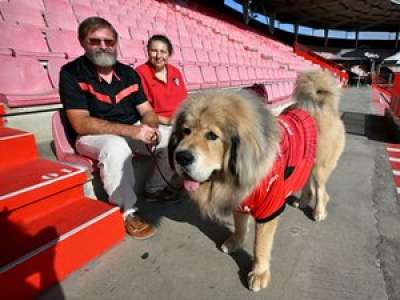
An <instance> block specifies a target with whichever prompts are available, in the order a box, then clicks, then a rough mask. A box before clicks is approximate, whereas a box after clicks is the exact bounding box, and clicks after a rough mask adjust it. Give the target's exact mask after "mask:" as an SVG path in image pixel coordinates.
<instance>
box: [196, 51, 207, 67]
mask: <svg viewBox="0 0 400 300" xmlns="http://www.w3.org/2000/svg"><path fill="white" fill-rule="evenodd" d="M195 52H196V57H197V62H198V63H199V64H200V65H208V64H209V63H210V60H209V58H208V55H207V51H205V50H203V49H196V50H195Z"/></svg>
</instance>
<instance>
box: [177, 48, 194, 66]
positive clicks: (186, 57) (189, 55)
mask: <svg viewBox="0 0 400 300" xmlns="http://www.w3.org/2000/svg"><path fill="white" fill-rule="evenodd" d="M181 53H182V58H183V63H184V64H185V65H188V64H196V63H197V59H196V53H195V52H194V49H193V48H189V47H182V48H181Z"/></svg>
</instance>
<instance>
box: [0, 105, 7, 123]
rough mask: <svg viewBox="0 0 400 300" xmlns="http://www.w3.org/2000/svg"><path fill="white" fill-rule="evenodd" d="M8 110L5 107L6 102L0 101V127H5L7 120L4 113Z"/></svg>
mask: <svg viewBox="0 0 400 300" xmlns="http://www.w3.org/2000/svg"><path fill="white" fill-rule="evenodd" d="M5 112H6V110H5V108H4V104H3V103H0V127H3V126H4V124H5V123H6V122H5V119H4V117H3V115H4V114H5Z"/></svg>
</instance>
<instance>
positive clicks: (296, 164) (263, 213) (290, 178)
mask: <svg viewBox="0 0 400 300" xmlns="http://www.w3.org/2000/svg"><path fill="white" fill-rule="evenodd" d="M279 125H280V127H281V132H282V135H281V140H280V143H279V151H278V155H277V158H276V160H275V162H274V165H273V167H272V170H270V172H269V173H268V174H267V175H266V176H265V177H264V179H263V180H262V181H261V182H260V183H259V185H258V186H257V187H256V189H255V190H254V191H253V192H252V193H251V194H250V195H249V196H247V197H246V199H244V200H243V201H242V202H241V204H240V205H239V210H240V211H241V212H244V213H250V214H251V215H252V216H253V217H254V218H255V219H256V220H257V221H260V222H265V221H269V220H271V219H273V218H274V217H276V216H278V215H279V214H280V213H281V212H282V211H283V209H284V206H285V199H286V198H287V197H288V196H290V195H292V194H293V193H294V192H297V191H299V190H301V189H302V188H303V187H304V185H305V184H306V182H307V180H308V177H309V176H310V174H311V170H312V168H313V165H314V161H315V157H316V151H317V127H316V123H315V121H314V119H313V118H312V117H311V116H310V115H309V114H308V113H307V112H305V111H304V110H301V109H294V110H291V111H288V112H286V113H284V114H282V115H280V116H279ZM289 170H291V173H290V172H288V171H289ZM285 172H286V173H287V174H285ZM289 173H290V174H289ZM285 175H286V176H285ZM285 177H286V178H285Z"/></svg>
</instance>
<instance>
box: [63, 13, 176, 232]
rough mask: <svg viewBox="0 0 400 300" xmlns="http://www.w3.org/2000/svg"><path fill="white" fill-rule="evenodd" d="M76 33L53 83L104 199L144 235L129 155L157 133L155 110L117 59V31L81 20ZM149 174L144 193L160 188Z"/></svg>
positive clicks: (152, 141)
mask: <svg viewBox="0 0 400 300" xmlns="http://www.w3.org/2000/svg"><path fill="white" fill-rule="evenodd" d="M78 38H79V42H80V44H81V46H82V47H83V49H84V50H85V54H84V55H82V56H80V57H78V58H76V59H75V60H73V61H71V62H69V63H68V64H66V65H64V66H63V67H62V69H61V71H60V86H59V91H60V98H61V102H62V104H63V110H64V111H63V113H64V114H65V116H66V119H67V120H68V121H69V124H70V125H71V127H72V129H73V131H74V134H75V148H76V150H77V152H78V153H80V154H81V155H84V156H87V157H90V158H92V159H94V160H96V161H98V167H99V169H100V177H101V179H102V182H103V186H104V190H105V191H106V192H107V194H108V196H109V201H110V202H111V203H113V204H115V205H118V206H119V207H120V208H121V210H122V212H123V216H124V218H125V228H126V231H127V233H128V234H130V235H131V236H133V237H134V238H136V239H146V238H149V237H151V236H153V235H154V233H155V228H154V227H153V226H152V225H150V224H148V223H147V222H145V221H144V220H143V219H142V218H141V217H140V216H139V214H138V210H137V208H136V201H137V196H136V194H135V192H134V184H135V177H134V171H133V164H132V157H133V153H134V152H135V151H139V152H140V151H143V150H141V149H143V148H145V147H144V146H145V145H150V146H151V145H155V144H157V143H158V142H160V139H162V138H163V137H162V136H160V133H159V131H158V118H157V115H156V114H155V113H154V111H153V109H152V107H151V105H150V104H149V102H147V100H146V97H145V94H144V92H143V88H142V85H141V82H140V77H139V76H138V74H137V73H136V72H135V71H134V70H133V69H132V68H131V67H130V66H127V65H124V64H122V63H120V62H118V61H117V45H118V33H117V32H116V30H115V29H114V27H113V26H112V25H111V24H110V23H109V22H108V21H106V20H105V19H103V18H99V17H89V18H87V19H85V20H84V21H83V22H82V23H81V24H80V25H79V29H78ZM161 163H165V162H160V164H161ZM153 175H154V176H152V177H151V178H150V180H149V181H148V182H147V184H146V187H145V189H146V190H147V191H149V190H150V192H154V191H155V190H158V189H161V188H164V186H160V185H161V184H160V182H162V180H160V178H159V174H158V173H157V172H156V171H155V172H154V174H153ZM164 175H165V174H164ZM171 175H172V172H171ZM151 189H153V191H152V190H151Z"/></svg>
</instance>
